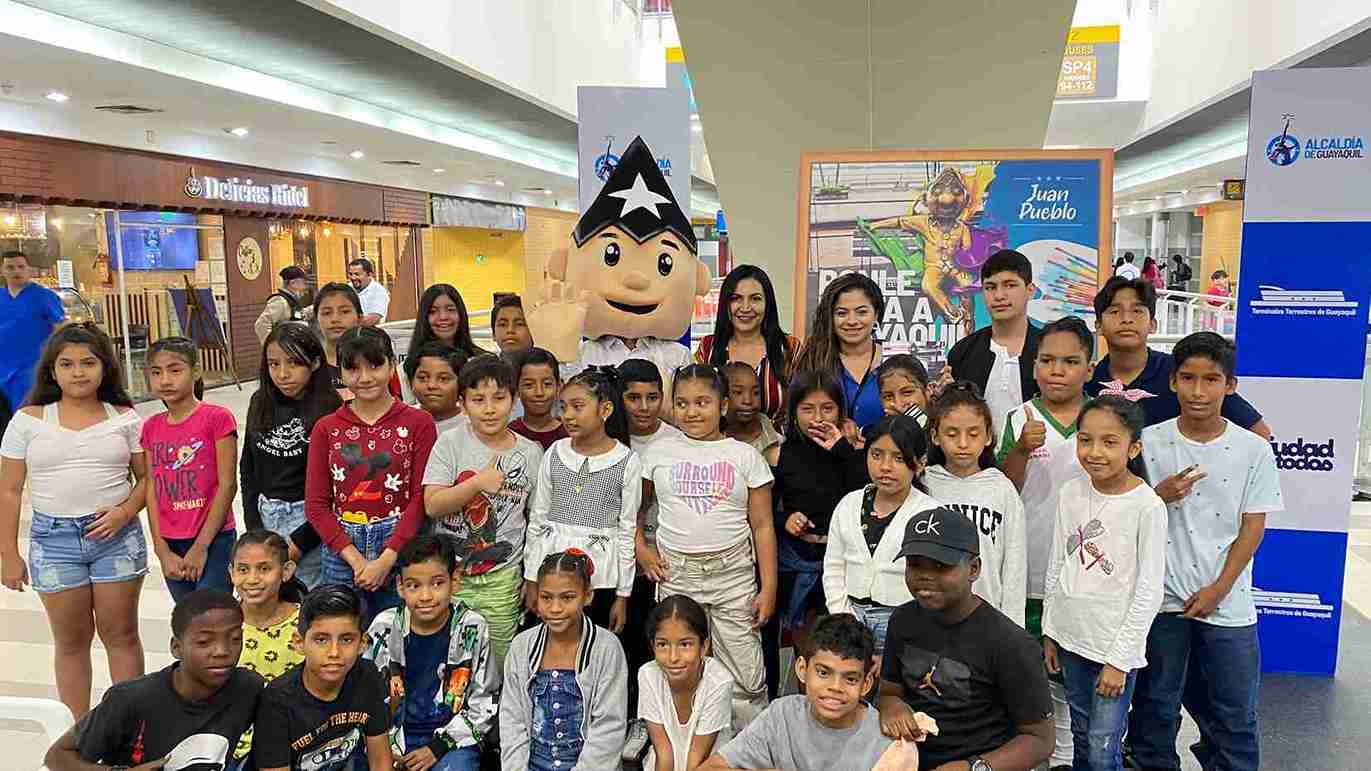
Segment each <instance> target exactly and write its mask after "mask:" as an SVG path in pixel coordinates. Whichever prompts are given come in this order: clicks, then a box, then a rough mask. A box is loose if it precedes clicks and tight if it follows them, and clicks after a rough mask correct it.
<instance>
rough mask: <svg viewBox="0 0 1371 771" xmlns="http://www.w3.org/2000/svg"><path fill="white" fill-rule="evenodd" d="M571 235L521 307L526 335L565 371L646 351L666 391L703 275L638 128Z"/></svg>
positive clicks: (686, 226) (688, 231) (683, 220)
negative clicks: (537, 293)
mask: <svg viewBox="0 0 1371 771" xmlns="http://www.w3.org/2000/svg"><path fill="white" fill-rule="evenodd" d="M571 241H572V243H571V245H570V247H569V248H567V249H565V250H558V251H557V252H555V253H554V254H553V255H552V258H551V259H550V260H549V261H548V265H547V276H548V279H549V280H548V281H547V282H546V285H545V287H544V292H543V300H542V302H540V303H539V304H537V305H536V306H534V307H533V308H532V309H530V310H529V311H528V313H527V318H528V328H529V332H530V334H531V335H532V336H533V341H534V344H535V345H537V346H539V347H540V348H545V349H547V350H549V351H551V352H552V353H553V355H555V356H556V357H557V359H558V361H560V362H562V373H563V376H564V377H569V376H570V375H572V374H575V373H576V372H579V371H581V370H582V369H584V368H585V367H588V366H604V365H608V366H617V365H619V364H621V363H622V362H623V361H624V360H625V359H631V358H641V359H647V360H648V361H651V362H652V363H653V364H656V365H657V369H658V370H660V371H661V373H662V383H663V386H664V388H665V389H666V393H668V394H670V393H671V377H672V374H673V373H674V372H675V370H676V368H677V367H682V366H685V365H686V364H689V363H690V349H688V348H686V347H685V346H684V345H682V344H681V343H679V342H678V341H677V338H679V337H680V336H681V335H683V334H685V331H686V329H687V328H688V327H689V326H690V319H691V315H692V314H693V313H694V311H695V298H696V297H699V296H703V295H704V294H705V292H707V291H708V290H709V284H710V276H709V269H708V268H706V267H705V265H704V263H702V262H701V261H700V259H699V257H697V256H696V248H697V247H696V243H695V231H694V229H693V228H692V227H691V225H690V220H689V219H688V218H687V217H686V215H685V213H684V212H682V211H681V207H680V205H679V204H678V203H677V202H676V198H675V197H674V196H673V195H672V194H671V188H670V186H668V185H667V182H666V178H665V177H663V176H662V172H661V170H660V169H659V168H658V166H657V160H656V158H654V157H653V155H652V151H651V150H649V149H648V147H647V144H646V143H644V142H643V139H642V137H637V138H635V139H634V140H633V143H632V144H630V145H629V146H628V149H627V150H625V151H624V154H623V155H622V156H621V157H620V158H619V164H618V165H617V166H616V167H615V168H614V172H613V173H612V174H610V175H609V179H608V180H606V181H605V185H604V187H603V188H602V189H601V190H600V194H599V195H598V196H596V197H595V202H594V203H592V204H591V205H590V208H589V209H587V210H586V213H585V214H584V215H583V216H582V217H581V219H580V221H579V222H577V223H576V229H575V230H574V231H573V232H572V234H571ZM582 337H584V338H587V339H585V340H584V341H582ZM670 403H671V400H670V399H664V400H663V406H664V407H665V406H666V405H669V404H670Z"/></svg>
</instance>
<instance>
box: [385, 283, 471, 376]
mask: <svg viewBox="0 0 1371 771" xmlns="http://www.w3.org/2000/svg"><path fill="white" fill-rule="evenodd" d="M434 342H436V343H442V344H443V345H447V346H451V347H452V348H456V349H457V350H458V351H461V352H462V353H463V354H465V355H466V357H467V358H468V359H470V358H473V357H475V356H478V355H480V354H483V353H490V351H487V350H485V349H483V348H478V347H476V343H475V342H474V341H473V340H472V339H471V319H470V317H469V316H468V315H467V304H466V303H465V302H463V301H462V295H461V293H459V292H458V291H457V287H455V286H453V285H452V284H434V285H433V286H431V287H429V288H428V289H425V290H424V294H423V296H422V297H420V298H419V311H418V313H417V314H416V315H415V318H414V334H412V335H410V338H409V351H408V352H407V353H406V354H405V358H409V357H411V356H413V355H415V354H416V353H418V352H419V349H420V348H422V347H423V346H424V344H425V343H434Z"/></svg>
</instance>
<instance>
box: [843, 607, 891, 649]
mask: <svg viewBox="0 0 1371 771" xmlns="http://www.w3.org/2000/svg"><path fill="white" fill-rule="evenodd" d="M848 603H849V604H850V605H851V606H852V615H854V616H856V617H857V620H858V621H860V622H862V625H863V626H865V627H866V628H867V629H870V630H871V636H872V637H873V638H875V640H876V655H877V656H880V655H881V654H882V653H884V652H885V632H886V629H887V628H888V627H889V626H890V617H891V616H892V615H894V614H895V609H894V608H890V607H883V606H880V605H859V604H857V603H855V602H852V601H851V600H849V601H848Z"/></svg>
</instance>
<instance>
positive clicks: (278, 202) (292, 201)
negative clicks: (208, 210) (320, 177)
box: [185, 167, 309, 209]
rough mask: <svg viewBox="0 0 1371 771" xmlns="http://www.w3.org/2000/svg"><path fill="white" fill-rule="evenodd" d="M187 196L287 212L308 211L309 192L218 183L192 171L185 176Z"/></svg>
mask: <svg viewBox="0 0 1371 771" xmlns="http://www.w3.org/2000/svg"><path fill="white" fill-rule="evenodd" d="M185 192H186V195H187V196H189V197H191V198H202V199H204V200H207V201H228V202H231V203H250V204H258V205H260V206H277V207H281V208H286V209H308V208H309V188H308V187H306V186H305V185H288V184H274V185H258V184H254V183H253V181H252V180H251V179H240V178H239V177H230V178H228V179H220V178H219V177H211V176H209V175H205V176H197V175H196V174H195V169H194V168H193V167H192V168H191V170H190V174H188V175H186V184H185Z"/></svg>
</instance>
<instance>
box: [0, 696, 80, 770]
mask: <svg viewBox="0 0 1371 771" xmlns="http://www.w3.org/2000/svg"><path fill="white" fill-rule="evenodd" d="M0 720H16V721H20V720H22V721H25V722H28V723H37V724H38V725H39V726H41V727H42V729H43V733H44V734H46V735H47V740H46V741H45V742H44V743H43V746H44V747H48V746H49V745H51V744H52V743H53V742H55V741H57V739H58V737H60V736H61V735H62V734H64V733H66V732H67V729H69V728H71V727H72V725H74V724H75V723H76V721H75V720H74V719H73V718H72V715H71V710H69V709H67V705H65V704H63V703H62V702H60V701H54V700H53V699H31V698H25V697H22V696H0ZM39 769H40V771H47V769H46V767H45V766H41V765H40V766H39Z"/></svg>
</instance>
